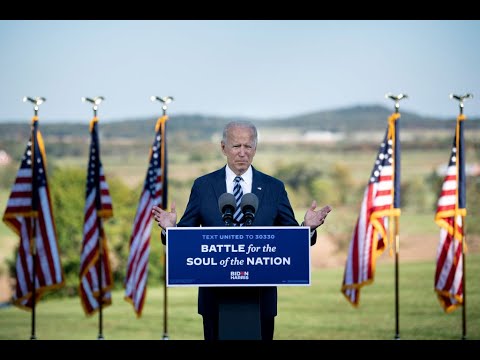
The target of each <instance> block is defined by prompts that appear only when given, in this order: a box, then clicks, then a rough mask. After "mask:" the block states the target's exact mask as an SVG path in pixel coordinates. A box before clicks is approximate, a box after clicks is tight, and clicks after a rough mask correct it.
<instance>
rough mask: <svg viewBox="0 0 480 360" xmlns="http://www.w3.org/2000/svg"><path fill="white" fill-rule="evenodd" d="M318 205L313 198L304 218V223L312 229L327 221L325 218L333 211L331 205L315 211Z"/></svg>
mask: <svg viewBox="0 0 480 360" xmlns="http://www.w3.org/2000/svg"><path fill="white" fill-rule="evenodd" d="M316 207H317V202H316V201H315V200H313V201H312V205H311V206H310V208H309V209H308V210H307V212H306V213H305V216H304V218H303V224H304V225H305V226H310V229H311V230H312V231H313V230H315V229H316V228H317V227H319V226H320V225H323V223H324V222H325V219H326V218H327V215H328V213H329V212H330V211H332V208H331V206H330V205H326V206H324V207H323V208H321V209H320V210H317V211H315V209H316Z"/></svg>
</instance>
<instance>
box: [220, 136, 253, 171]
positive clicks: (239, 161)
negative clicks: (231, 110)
mask: <svg viewBox="0 0 480 360" xmlns="http://www.w3.org/2000/svg"><path fill="white" fill-rule="evenodd" d="M221 146H222V152H223V154H224V155H225V156H226V157H227V164H228V167H229V168H230V169H232V170H233V172H234V173H235V174H236V175H242V174H243V173H244V172H245V171H247V169H248V167H249V166H250V164H251V163H252V161H253V157H254V156H255V152H256V151H257V148H256V145H255V138H254V136H253V130H252V129H249V128H246V127H232V128H230V130H229V131H228V134H227V141H226V143H224V142H223V141H222V143H221Z"/></svg>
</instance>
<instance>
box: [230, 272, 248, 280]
mask: <svg viewBox="0 0 480 360" xmlns="http://www.w3.org/2000/svg"><path fill="white" fill-rule="evenodd" d="M230 280H248V271H230Z"/></svg>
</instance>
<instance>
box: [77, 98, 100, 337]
mask: <svg viewBox="0 0 480 360" xmlns="http://www.w3.org/2000/svg"><path fill="white" fill-rule="evenodd" d="M103 100H105V98H104V97H102V96H97V97H94V98H93V99H91V98H87V97H82V102H89V103H92V104H93V118H96V117H97V110H98V105H100V103H101V102H102V101H103ZM97 156H100V154H97ZM99 181H100V174H99V175H98V177H97V182H99ZM96 188H97V189H98V190H100V185H99V183H97V184H96ZM99 196H101V195H100V194H97V198H98V197H99ZM96 207H97V210H98V204H96ZM97 223H98V336H97V340H104V339H105V337H104V336H103V284H102V256H103V248H102V240H103V227H102V226H103V225H102V219H101V218H100V216H97Z"/></svg>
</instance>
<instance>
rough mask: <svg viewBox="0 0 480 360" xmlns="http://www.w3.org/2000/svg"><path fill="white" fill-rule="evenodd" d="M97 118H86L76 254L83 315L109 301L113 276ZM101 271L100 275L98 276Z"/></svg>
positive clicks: (109, 214) (108, 203) (109, 213)
mask: <svg viewBox="0 0 480 360" xmlns="http://www.w3.org/2000/svg"><path fill="white" fill-rule="evenodd" d="M97 126H98V119H97V117H94V118H93V119H92V120H91V121H90V133H91V143H90V157H89V162H88V169H87V186H86V195H85V211H84V223H83V242H82V252H81V257H80V285H79V291H80V299H81V302H82V306H83V310H84V311H85V313H86V314H87V315H92V314H93V313H95V312H96V311H97V310H98V309H99V307H100V304H102V307H103V306H105V305H110V304H111V302H112V298H111V289H112V287H113V278H112V272H111V268H110V259H109V252H108V244H107V238H106V236H105V232H104V230H103V224H102V220H103V219H108V218H110V217H112V216H113V209H112V198H111V197H110V191H109V189H108V184H107V181H106V180H105V175H104V172H103V167H102V163H101V161H100V144H99V140H98V131H97ZM100 274H101V276H100Z"/></svg>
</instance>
